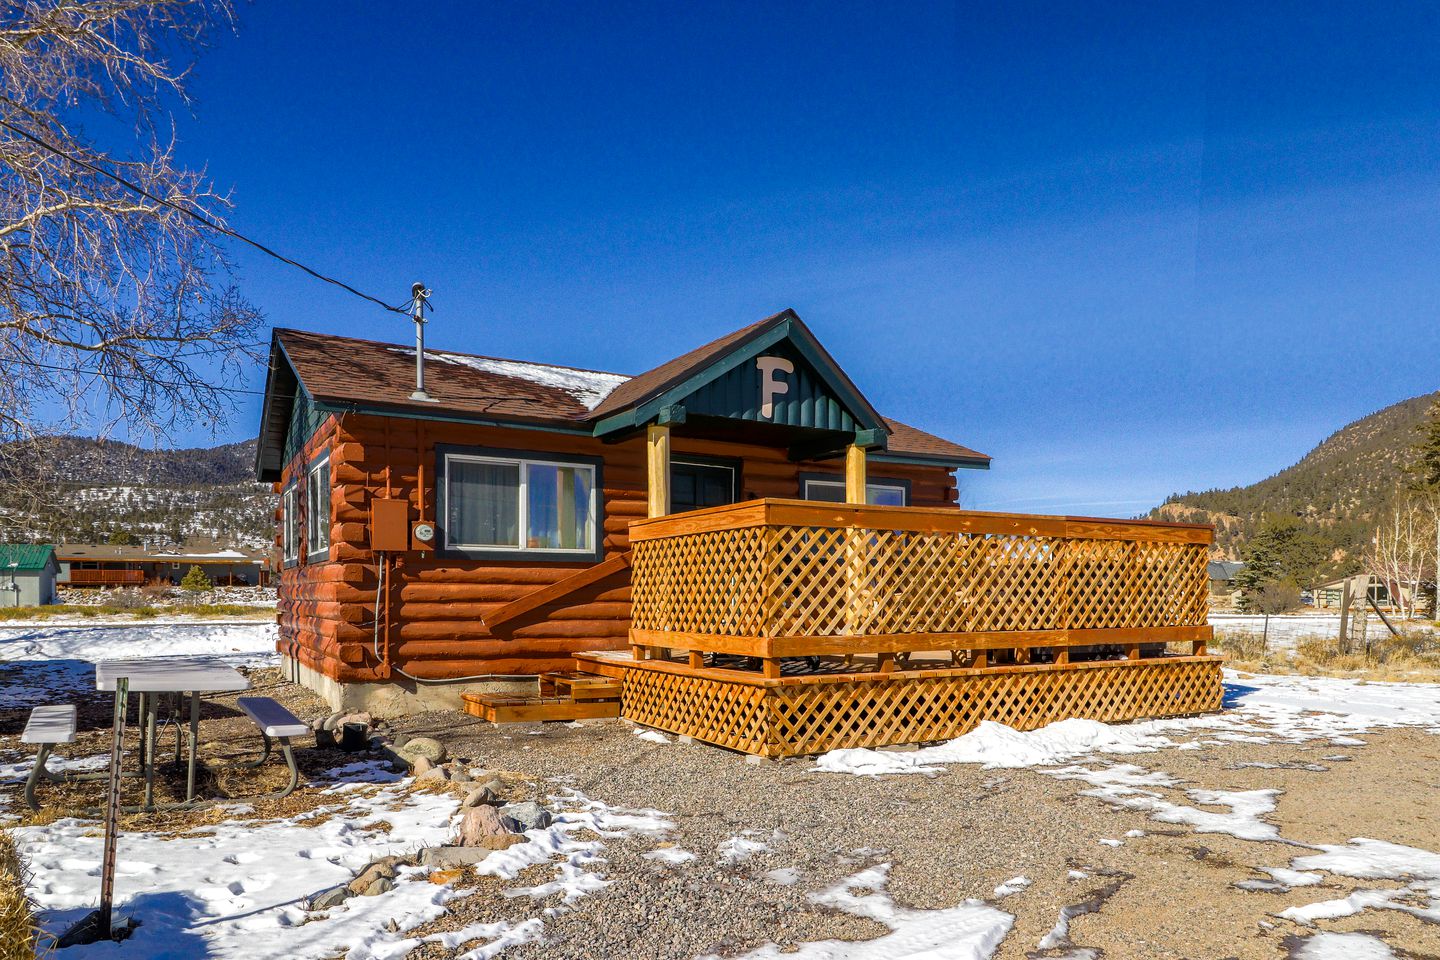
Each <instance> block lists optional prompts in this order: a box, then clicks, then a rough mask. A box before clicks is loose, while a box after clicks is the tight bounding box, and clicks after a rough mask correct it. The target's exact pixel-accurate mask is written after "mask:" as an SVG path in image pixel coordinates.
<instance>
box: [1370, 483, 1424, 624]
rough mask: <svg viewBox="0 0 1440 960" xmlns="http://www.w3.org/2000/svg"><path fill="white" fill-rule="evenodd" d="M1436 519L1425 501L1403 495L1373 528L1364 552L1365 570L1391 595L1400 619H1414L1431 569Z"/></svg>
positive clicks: (1418, 497)
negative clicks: (1368, 547)
mask: <svg viewBox="0 0 1440 960" xmlns="http://www.w3.org/2000/svg"><path fill="white" fill-rule="evenodd" d="M1434 522H1435V517H1434V515H1433V514H1432V512H1431V511H1430V510H1429V509H1428V508H1427V504H1426V503H1425V502H1424V498H1423V497H1421V496H1417V495H1414V494H1409V493H1402V494H1400V495H1397V496H1396V498H1395V503H1394V505H1393V506H1392V507H1391V508H1390V509H1389V510H1388V511H1387V512H1386V514H1385V515H1384V516H1383V517H1382V518H1381V520H1380V523H1379V525H1378V526H1377V527H1376V528H1375V536H1374V537H1373V539H1372V540H1371V543H1370V549H1369V550H1367V551H1366V552H1365V556H1364V558H1363V563H1364V566H1365V571H1366V572H1367V573H1370V574H1372V575H1374V576H1375V577H1378V578H1379V580H1380V582H1381V583H1383V584H1385V585H1386V588H1387V589H1388V590H1389V591H1390V592H1391V595H1392V596H1391V601H1392V602H1393V603H1394V604H1395V606H1396V607H1397V608H1398V609H1399V610H1400V613H1401V615H1402V616H1405V617H1407V618H1410V617H1414V616H1415V613H1416V608H1417V606H1418V603H1419V599H1420V595H1421V592H1422V586H1423V584H1424V583H1425V582H1426V579H1427V576H1428V575H1429V574H1430V573H1431V571H1432V570H1433V569H1434V559H1433V557H1432V554H1433V553H1434V550H1435V529H1434V526H1433V524H1434Z"/></svg>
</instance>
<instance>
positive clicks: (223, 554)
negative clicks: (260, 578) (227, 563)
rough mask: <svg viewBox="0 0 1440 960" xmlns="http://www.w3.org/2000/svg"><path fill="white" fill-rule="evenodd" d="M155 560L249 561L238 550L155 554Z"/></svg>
mask: <svg viewBox="0 0 1440 960" xmlns="http://www.w3.org/2000/svg"><path fill="white" fill-rule="evenodd" d="M155 559H157V560H249V559H250V558H249V557H248V556H246V555H245V554H243V553H241V552H240V551H239V550H219V551H216V552H215V553H157V554H155Z"/></svg>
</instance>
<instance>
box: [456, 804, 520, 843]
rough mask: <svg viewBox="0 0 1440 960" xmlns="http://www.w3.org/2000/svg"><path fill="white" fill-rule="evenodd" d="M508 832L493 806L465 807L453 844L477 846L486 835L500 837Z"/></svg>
mask: <svg viewBox="0 0 1440 960" xmlns="http://www.w3.org/2000/svg"><path fill="white" fill-rule="evenodd" d="M509 832H510V831H508V830H506V829H505V824H504V823H503V822H501V820H500V814H499V813H497V812H496V811H495V808H494V807H487V806H479V807H467V808H466V809H465V813H464V815H463V816H462V817H461V818H460V835H459V836H458V837H457V838H456V844H455V845H456V846H461V847H478V846H481V845H482V842H483V841H484V839H485V838H486V837H500V836H504V835H505V834H506V833H509Z"/></svg>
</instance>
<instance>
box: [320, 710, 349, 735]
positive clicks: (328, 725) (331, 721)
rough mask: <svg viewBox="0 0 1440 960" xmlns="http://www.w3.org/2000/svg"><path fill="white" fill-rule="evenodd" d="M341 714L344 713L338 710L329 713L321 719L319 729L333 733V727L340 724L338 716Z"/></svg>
mask: <svg viewBox="0 0 1440 960" xmlns="http://www.w3.org/2000/svg"><path fill="white" fill-rule="evenodd" d="M343 716H345V714H343V713H339V712H337V713H332V714H330V716H328V717H326V718H325V719H324V720H323V721H321V724H320V729H321V730H327V731H329V732H331V733H333V732H334V731H335V728H336V727H337V726H339V725H340V718H341V717H343Z"/></svg>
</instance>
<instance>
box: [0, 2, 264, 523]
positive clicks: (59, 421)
mask: <svg viewBox="0 0 1440 960" xmlns="http://www.w3.org/2000/svg"><path fill="white" fill-rule="evenodd" d="M232 24H233V10H232V8H231V6H230V3H229V0H198V2H197V0H28V2H21V3H13V4H6V5H5V6H4V7H3V8H0V120H3V121H5V122H6V123H7V124H10V125H13V126H14V127H16V128H19V129H20V130H22V131H24V132H25V133H27V134H29V135H30V137H35V138H39V139H41V140H43V141H45V142H46V143H48V144H51V145H53V146H54V147H55V148H56V150H50V149H46V147H45V146H42V145H41V144H39V143H36V142H35V141H34V140H33V139H30V137H26V136H23V135H21V134H18V133H15V132H14V131H12V130H8V129H5V128H4V127H0V485H7V486H8V488H9V490H10V492H12V493H14V492H17V491H18V492H20V493H25V494H29V495H31V496H37V495H40V494H36V493H35V492H34V491H35V490H37V489H38V488H39V487H41V486H43V483H42V482H41V478H37V477H36V476H35V472H34V470H33V469H30V466H31V463H32V462H33V459H32V458H33V457H34V455H35V452H36V448H35V446H34V442H33V441H34V440H35V438H36V437H39V436H42V435H47V434H61V433H70V432H76V431H82V430H83V431H85V432H91V433H99V434H102V435H103V434H105V433H107V432H109V431H110V430H113V429H116V428H119V427H124V428H125V430H126V432H127V433H128V434H130V435H131V436H132V437H134V438H137V439H141V438H144V437H147V436H148V437H150V438H152V439H161V438H164V437H166V436H167V435H169V434H171V433H173V432H174V431H175V430H177V429H180V428H185V427H190V426H192V425H195V424H197V423H198V424H202V425H206V426H209V427H211V428H212V429H213V428H218V427H219V426H221V425H222V424H223V423H224V422H225V420H226V417H227V416H228V415H229V414H231V413H232V412H233V410H234V408H235V405H234V403H233V400H232V396H233V395H232V394H231V393H229V388H230V387H232V386H234V385H236V384H238V383H240V382H241V378H242V376H243V374H244V372H245V370H246V369H247V368H248V367H250V366H251V364H252V363H253V362H254V361H255V360H256V359H257V358H258V354H257V351H256V345H255V340H256V337H257V334H258V331H259V329H260V327H261V325H262V318H261V315H260V313H259V312H258V311H257V310H256V309H255V307H253V306H252V305H251V304H249V303H248V302H246V301H245V299H244V298H243V297H242V296H241V295H240V293H239V291H238V289H237V287H236V284H235V282H234V279H233V271H232V268H231V264H230V261H229V260H228V258H227V255H226V251H225V249H224V248H223V247H222V246H221V239H222V238H221V237H220V236H218V235H217V234H216V233H215V232H213V231H211V230H209V229H207V228H206V227H205V226H204V225H203V224H202V223H200V222H198V221H197V220H196V219H194V217H192V216H189V215H187V213H186V211H188V212H190V213H194V214H199V215H201V216H202V217H204V218H206V219H208V220H211V221H214V222H216V223H219V224H222V225H223V220H222V219H221V217H220V212H221V211H224V210H225V209H227V208H228V207H229V198H228V196H227V195H225V194H223V193H221V192H219V191H217V190H216V189H215V187H214V186H213V185H212V184H211V182H210V181H209V179H208V178H207V177H206V175H205V173H204V172H203V171H196V170H190V169H186V168H185V167H183V166H182V165H180V164H179V163H178V162H177V160H176V158H175V150H174V146H175V140H174V133H173V121H172V118H171V107H172V106H178V107H180V108H183V109H188V107H189V100H188V98H187V96H186V90H185V79H186V76H187V74H188V72H189V68H190V64H191V63H193V61H194V58H195V56H196V55H198V53H199V52H200V51H201V50H203V49H204V47H205V45H206V42H207V39H208V37H209V36H210V35H211V34H212V33H213V32H214V30H215V29H217V28H222V29H223V28H229V27H230V26H232ZM97 109H99V110H104V111H108V112H110V113H111V114H112V115H114V116H116V117H118V118H121V119H124V120H126V121H127V122H129V123H130V124H131V125H132V126H133V129H134V130H135V134H136V136H135V139H134V141H133V142H132V143H131V144H129V145H128V146H126V147H125V148H124V149H125V150H126V152H125V153H123V154H121V153H115V152H110V151H107V150H105V149H103V148H101V147H99V146H97V145H96V144H94V143H93V142H92V141H91V140H90V139H89V138H88V137H87V136H86V134H85V131H84V130H83V128H82V127H81V126H80V124H79V121H78V119H77V118H78V115H79V114H81V113H82V112H85V111H89V112H92V113H93V111H95V110H97ZM86 164H89V165H93V166H96V167H99V168H100V169H102V170H109V171H111V172H113V173H114V174H116V175H118V176H120V177H123V178H124V179H126V180H129V181H131V182H132V183H134V184H136V185H137V186H139V187H140V188H142V189H143V190H144V191H145V193H147V194H150V195H151V196H152V197H158V198H161V199H163V200H164V201H165V202H164V203H159V202H156V201H155V200H153V199H150V198H147V197H144V196H141V195H137V194H136V193H135V192H133V191H131V190H128V189H127V188H126V187H124V186H123V185H121V184H120V183H117V182H116V181H115V180H113V179H111V178H110V177H107V176H104V175H103V174H101V173H97V172H96V171H95V170H93V169H89V168H87V166H86ZM171 205H173V206H171ZM177 208H178V209H177ZM22 441H31V442H29V443H26V442H22ZM18 451H23V453H20V452H18ZM21 459H23V460H24V461H26V462H18V461H19V460H21ZM6 499H7V502H8V501H9V500H10V499H12V498H6ZM5 523H6V521H5V518H4V517H0V539H5V538H6V533H7V531H6V529H5ZM24 532H25V533H26V534H27V535H35V533H36V531H24Z"/></svg>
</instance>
